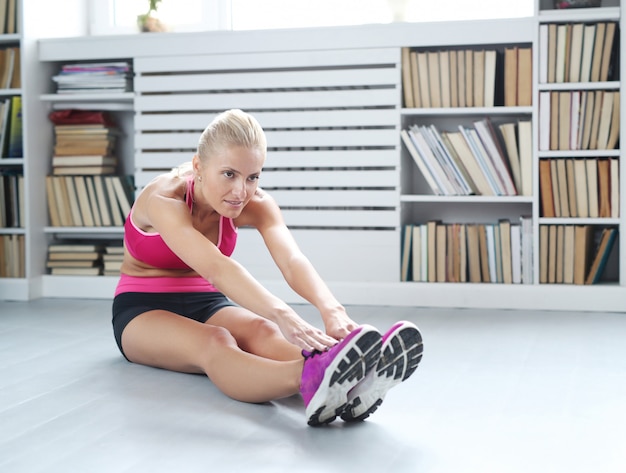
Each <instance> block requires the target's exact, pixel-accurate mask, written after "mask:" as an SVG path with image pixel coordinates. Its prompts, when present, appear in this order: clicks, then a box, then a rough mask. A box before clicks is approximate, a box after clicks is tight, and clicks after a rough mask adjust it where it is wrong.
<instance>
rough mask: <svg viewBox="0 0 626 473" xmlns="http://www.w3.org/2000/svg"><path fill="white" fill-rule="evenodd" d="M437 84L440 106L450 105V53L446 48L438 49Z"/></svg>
mask: <svg viewBox="0 0 626 473" xmlns="http://www.w3.org/2000/svg"><path fill="white" fill-rule="evenodd" d="M439 85H440V88H441V106H442V107H450V106H452V98H451V91H450V53H449V51H447V50H444V51H439Z"/></svg>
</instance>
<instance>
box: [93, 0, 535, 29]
mask: <svg viewBox="0 0 626 473" xmlns="http://www.w3.org/2000/svg"><path fill="white" fill-rule="evenodd" d="M90 6H91V9H90V20H91V21H90V31H91V34H114V33H133V32H137V31H138V29H137V15H139V14H143V13H146V11H147V9H148V0H90ZM533 9H534V1H533V0H522V1H515V2H512V1H510V2H507V1H502V0H474V1H472V2H469V1H467V0H447V1H445V2H435V1H433V0H162V2H161V3H160V5H159V10H158V15H159V18H160V19H161V20H162V21H163V22H164V23H165V24H166V25H168V27H169V28H170V29H171V30H172V31H210V30H252V29H269V28H276V29H277V28H306V27H316V26H340V25H360V24H373V23H390V22H392V21H398V20H404V21H410V22H420V21H454V20H477V19H491V18H517V17H527V16H532V15H533ZM394 11H395V14H394Z"/></svg>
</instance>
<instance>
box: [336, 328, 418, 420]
mask: <svg viewBox="0 0 626 473" xmlns="http://www.w3.org/2000/svg"><path fill="white" fill-rule="evenodd" d="M423 350H424V346H423V343H422V335H421V334H420V331H419V329H418V328H417V327H416V326H415V325H413V324H407V323H405V324H403V325H400V326H398V328H397V331H396V332H395V333H392V334H391V335H390V337H389V338H388V339H387V340H386V341H385V346H384V348H383V349H382V354H381V358H380V361H379V362H378V364H377V365H376V368H375V376H376V377H375V379H374V381H373V383H372V386H371V387H370V388H368V389H367V390H366V391H365V392H364V393H362V394H360V395H358V396H357V397H355V398H354V399H353V400H351V401H350V403H349V404H348V405H346V409H345V410H344V411H343V412H342V413H341V418H342V419H343V420H344V421H346V422H358V421H362V420H365V419H366V418H367V417H369V416H370V415H371V414H372V413H374V412H375V411H376V410H377V409H378V407H379V406H380V405H381V404H382V402H383V399H384V398H385V395H386V394H387V391H389V390H390V389H391V388H392V387H394V386H396V385H398V384H400V383H401V382H403V381H405V380H406V379H407V378H408V377H409V376H411V375H412V374H413V373H414V372H415V370H416V369H417V366H418V365H419V363H420V361H421V360H422V352H423Z"/></svg>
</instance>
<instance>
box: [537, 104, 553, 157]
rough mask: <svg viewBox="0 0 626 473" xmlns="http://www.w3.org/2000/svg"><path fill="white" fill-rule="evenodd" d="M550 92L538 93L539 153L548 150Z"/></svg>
mask: <svg viewBox="0 0 626 473" xmlns="http://www.w3.org/2000/svg"><path fill="white" fill-rule="evenodd" d="M550 102H551V98H550V92H548V91H542V92H539V151H548V150H550V129H551V124H550V120H551V114H550Z"/></svg>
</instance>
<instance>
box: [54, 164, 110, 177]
mask: <svg viewBox="0 0 626 473" xmlns="http://www.w3.org/2000/svg"><path fill="white" fill-rule="evenodd" d="M114 172H115V166H57V167H54V168H53V169H52V173H53V174H54V175H57V176H71V175H78V174H80V175H106V174H113V173H114Z"/></svg>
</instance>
